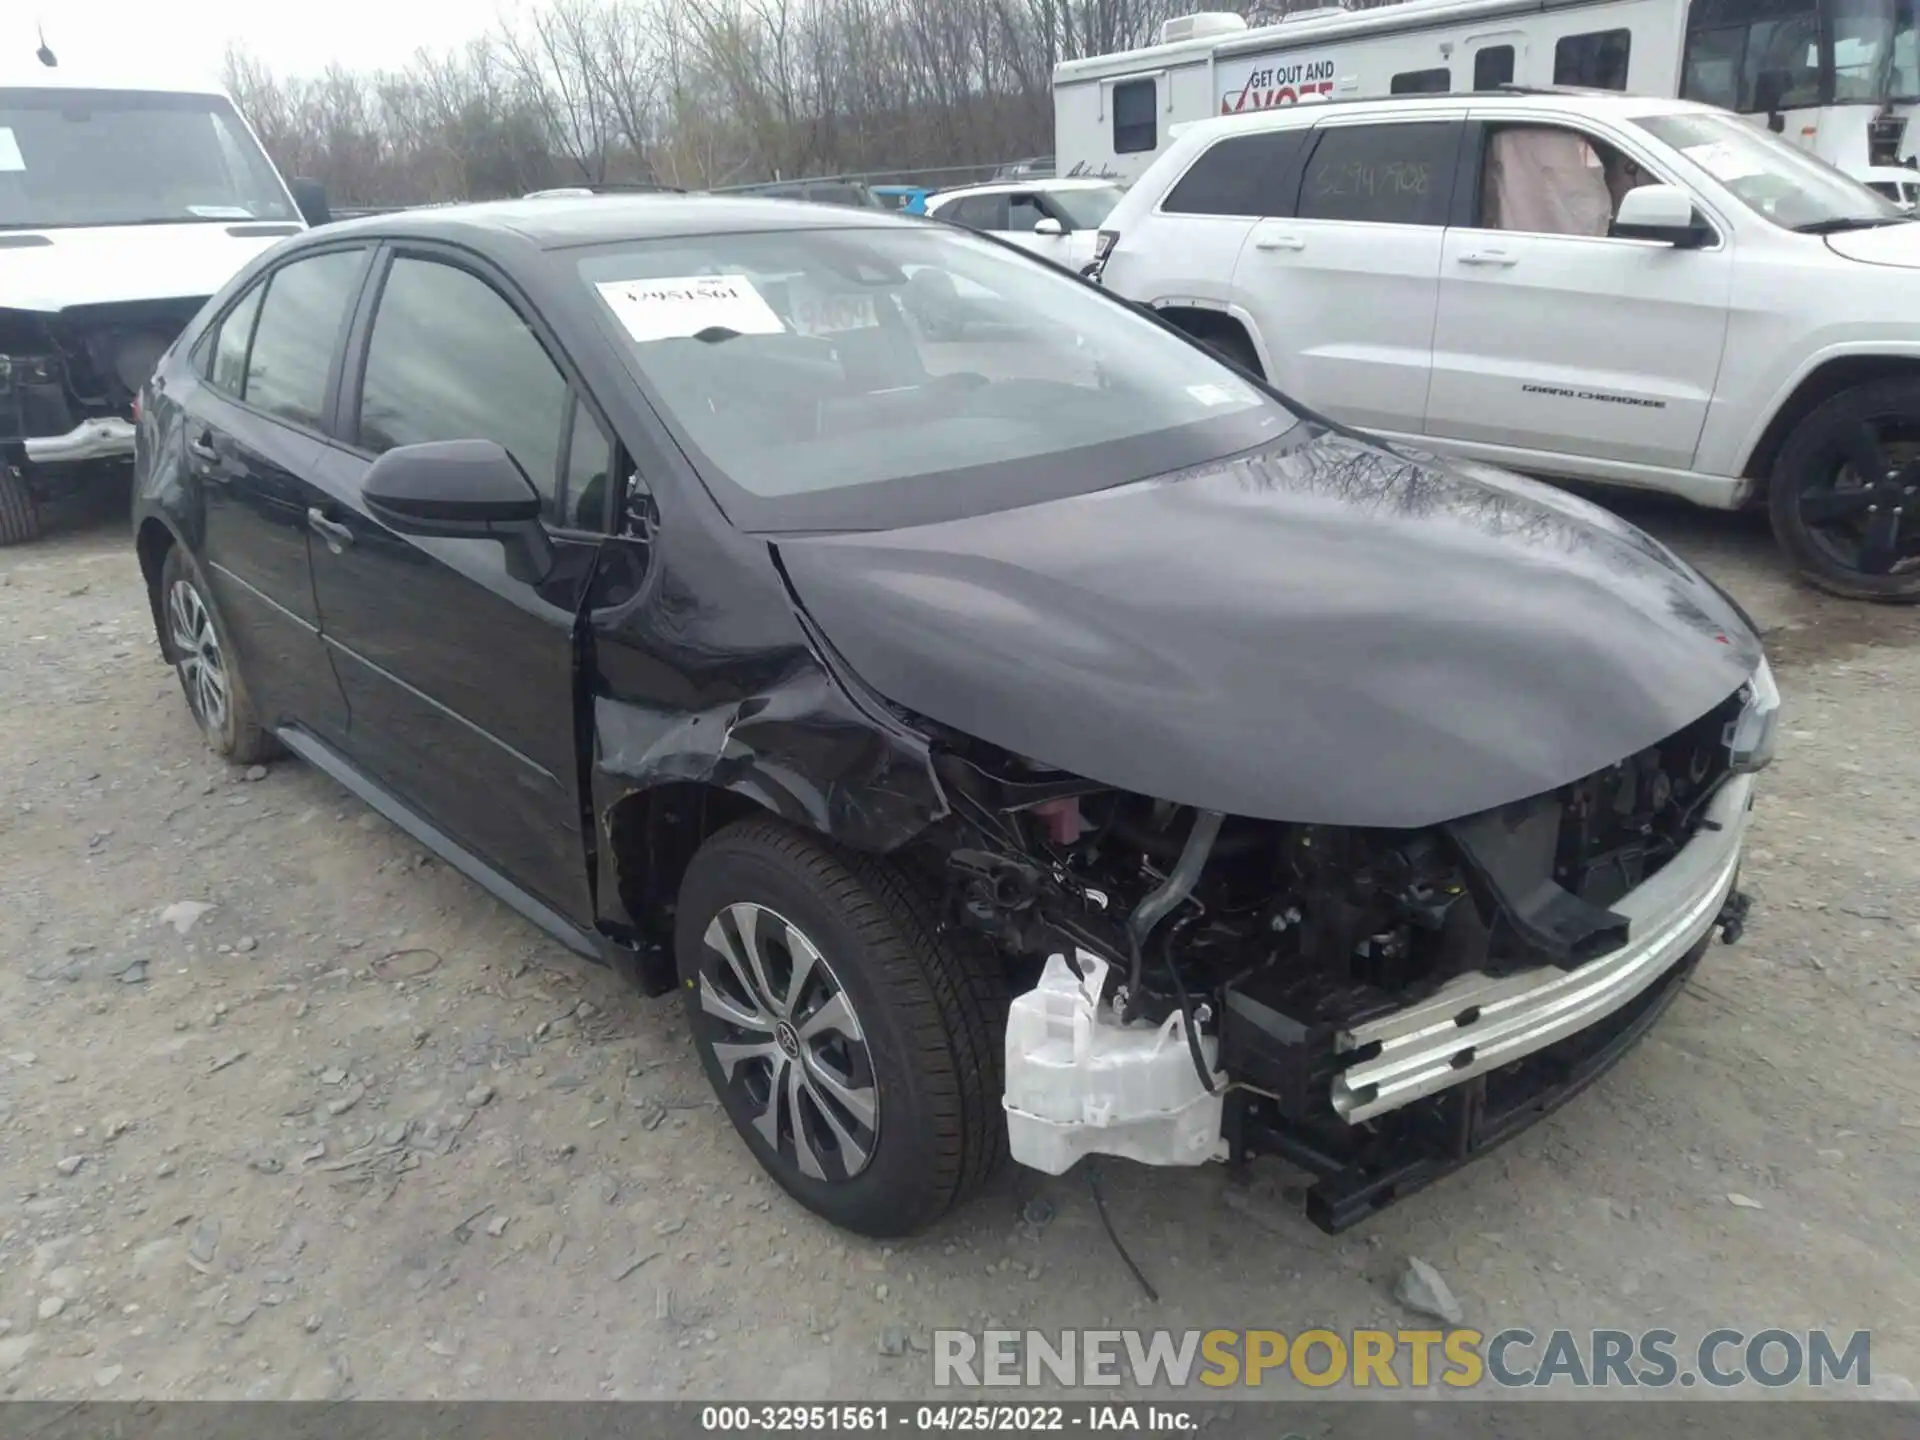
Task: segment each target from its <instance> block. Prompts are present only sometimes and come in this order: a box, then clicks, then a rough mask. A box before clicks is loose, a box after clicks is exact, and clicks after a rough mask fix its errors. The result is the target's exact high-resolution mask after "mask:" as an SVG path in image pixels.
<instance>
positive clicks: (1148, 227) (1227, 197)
mask: <svg viewBox="0 0 1920 1440" xmlns="http://www.w3.org/2000/svg"><path fill="white" fill-rule="evenodd" d="M1311 133H1312V132H1311V131H1310V130H1308V129H1307V127H1305V126H1299V127H1297V128H1294V129H1288V130H1266V131H1259V132H1256V133H1254V134H1250V135H1235V136H1232V137H1230V138H1228V139H1225V140H1218V141H1215V142H1214V143H1213V144H1212V145H1210V146H1208V147H1207V148H1206V149H1205V150H1203V151H1201V152H1200V153H1199V155H1197V156H1195V157H1194V160H1193V163H1192V164H1190V165H1189V166H1188V167H1187V169H1186V170H1185V172H1183V173H1182V174H1181V176H1180V177H1179V178H1178V179H1177V180H1175V181H1174V182H1173V184H1172V185H1171V186H1169V187H1168V190H1167V193H1166V195H1165V197H1164V198H1163V199H1162V200H1161V201H1160V204H1159V206H1158V208H1156V209H1155V210H1154V211H1153V212H1152V213H1151V214H1150V215H1149V216H1147V217H1145V219H1144V223H1143V224H1142V225H1141V227H1140V229H1139V230H1138V231H1137V232H1136V233H1133V234H1128V233H1127V232H1125V231H1122V232H1121V235H1120V238H1119V240H1118V241H1116V242H1115V245H1114V249H1113V251H1112V253H1111V254H1110V255H1109V256H1108V257H1107V263H1106V265H1105V266H1104V267H1103V268H1102V270H1101V272H1100V280H1101V283H1102V284H1103V285H1106V286H1107V287H1108V288H1110V289H1112V290H1113V291H1114V292H1115V293H1116V294H1120V295H1125V296H1127V297H1128V298H1129V299H1133V300H1144V301H1146V302H1147V303H1148V304H1151V305H1190V306H1197V307H1199V308H1201V309H1209V310H1222V311H1225V310H1230V309H1233V308H1235V306H1236V305H1237V303H1238V302H1237V300H1236V298H1235V295H1234V283H1233V282H1234V270H1235V267H1236V265H1237V264H1238V262H1239V259H1240V252H1241V250H1242V249H1244V248H1245V246H1246V243H1247V236H1248V235H1249V234H1251V233H1252V231H1253V227H1254V224H1255V222H1257V221H1258V220H1260V219H1261V218H1262V217H1263V216H1269V215H1280V216H1285V215H1291V214H1292V213H1293V199H1294V194H1295V192H1297V191H1298V190H1299V188H1300V162H1301V158H1302V156H1303V155H1304V154H1305V151H1306V142H1307V138H1308V136H1309V135H1310V134H1311ZM1108 223H1109V224H1111V223H1113V222H1112V221H1111V220H1110V221H1109V222H1108Z"/></svg>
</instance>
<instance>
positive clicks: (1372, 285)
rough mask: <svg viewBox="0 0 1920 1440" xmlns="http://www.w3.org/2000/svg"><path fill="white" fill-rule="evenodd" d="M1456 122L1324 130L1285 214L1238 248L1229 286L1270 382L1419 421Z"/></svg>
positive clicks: (1314, 397)
mask: <svg viewBox="0 0 1920 1440" xmlns="http://www.w3.org/2000/svg"><path fill="white" fill-rule="evenodd" d="M1461 128H1462V127H1461V124H1460V122H1459V121H1458V120H1456V119H1448V118H1439V119H1434V120H1415V121H1392V122H1388V123H1372V124H1340V125H1329V124H1322V125H1321V126H1320V127H1319V128H1318V129H1317V130H1316V132H1315V134H1314V138H1313V140H1312V142H1311V143H1312V145H1313V149H1312V151H1311V153H1310V154H1309V155H1308V156H1307V161H1306V165H1305V168H1304V171H1303V173H1302V175H1301V181H1300V190H1299V196H1298V201H1297V204H1296V205H1295V206H1294V207H1293V208H1292V211H1291V214H1289V215H1287V216H1285V217H1284V218H1280V217H1276V218H1270V219H1265V220H1262V221H1260V223H1259V224H1257V225H1255V226H1254V227H1253V231H1252V233H1251V234H1250V235H1249V236H1248V237H1247V242H1246V244H1245V246H1244V247H1243V248H1242V249H1241V251H1240V257H1239V262H1238V263H1237V264H1236V265H1235V266H1234V271H1233V289H1234V292H1235V294H1236V296H1237V297H1238V298H1239V299H1240V301H1241V303H1242V304H1243V305H1244V306H1245V307H1246V309H1247V311H1248V312H1249V314H1251V315H1252V317H1253V320H1254V323H1255V325H1256V326H1257V327H1258V329H1259V332H1260V336H1261V339H1262V340H1263V341H1264V343H1265V346H1266V351H1267V355H1268V360H1269V366H1270V368H1271V371H1272V374H1271V377H1270V378H1271V379H1272V380H1273V382H1274V383H1275V384H1276V385H1278V386H1279V387H1280V388H1281V389H1283V390H1286V391H1288V392H1289V393H1291V394H1294V395H1297V396H1299V397H1300V399H1301V400H1303V401H1304V402H1305V403H1306V404H1308V405H1310V406H1312V407H1314V408H1315V409H1317V410H1321V411H1323V412H1325V413H1326V414H1329V415H1331V416H1333V417H1334V418H1335V419H1337V420H1344V421H1346V422H1347V423H1348V424H1350V425H1362V426H1369V427H1373V428H1377V429H1382V430H1393V431H1401V432H1411V433H1418V431H1419V429H1420V421H1421V418H1422V416H1424V415H1425V413H1426V402H1427V370H1428V366H1429V364H1430V363H1431V360H1432V347H1433V317H1434V309H1435V306H1436V305H1437V303H1438V298H1439V284H1440V251H1441V245H1442V242H1443V240H1444V237H1445V235H1446V230H1445V228H1444V227H1445V225H1446V218H1447V206H1448V202H1449V200H1450V198H1451V196H1452V193H1453V177H1454V166H1455V160H1456V157H1457V154H1458V146H1459V137H1460V131H1461Z"/></svg>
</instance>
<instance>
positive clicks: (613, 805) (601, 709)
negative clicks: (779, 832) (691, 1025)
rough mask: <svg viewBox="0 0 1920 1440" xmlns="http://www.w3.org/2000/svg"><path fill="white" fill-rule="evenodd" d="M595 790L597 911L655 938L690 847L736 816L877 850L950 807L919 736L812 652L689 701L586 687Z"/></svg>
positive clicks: (659, 938)
mask: <svg viewBox="0 0 1920 1440" xmlns="http://www.w3.org/2000/svg"><path fill="white" fill-rule="evenodd" d="M593 793H594V803H595V810H596V815H597V828H598V830H599V841H600V843H599V845H598V846H597V847H596V848H597V850H598V853H599V855H600V856H601V876H600V882H601V883H600V895H601V901H600V905H601V911H602V915H603V919H605V920H606V921H609V922H611V925H612V927H613V928H616V929H618V930H622V931H625V932H626V933H628V934H631V935H634V936H636V937H639V938H649V937H650V938H651V939H652V941H653V942H654V943H655V944H656V945H657V944H659V943H663V942H664V941H665V939H666V936H667V934H668V933H669V930H670V924H669V922H668V920H667V917H668V916H670V914H671V910H672V906H673V903H674V899H675V895H676V892H677V890H678V888H679V879H680V875H681V874H682V873H683V872H684V870H685V867H686V863H687V861H689V860H690V859H691V858H692V854H693V851H694V850H696V849H697V848H698V845H699V842H700V841H702V840H704V839H705V838H706V836H707V835H708V834H710V833H712V831H714V830H715V829H718V828H720V827H721V826H724V825H726V824H728V823H731V822H732V821H733V820H735V819H739V818H743V817H745V816H747V815H752V814H772V815H777V816H779V817H780V818H781V819H782V820H785V821H788V822H789V823H791V824H793V825H795V826H798V827H800V828H802V829H806V830H810V831H813V832H815V833H817V834H820V835H824V836H826V837H827V838H829V839H831V840H834V841H837V842H839V843H840V844H842V845H845V846H848V847H849V848H851V849H855V850H864V851H869V852H873V853H885V852H889V851H893V850H897V849H899V848H900V847H901V846H903V845H905V844H907V843H908V842H909V841H911V840H912V839H913V838H914V837H915V836H917V835H919V834H920V833H921V832H922V831H924V830H925V829H926V828H927V827H928V826H929V825H931V824H933V823H935V822H936V821H938V820H940V819H942V818H943V817H945V816H946V814H947V813H948V806H947V798H946V795H945V793H944V791H943V790H942V788H941V785H940V781H939V779H938V778H937V777H936V776H935V774H934V770H933V766H932V763H931V758H930V756H929V754H928V751H927V744H926V741H925V740H924V739H922V738H921V737H920V736H918V735H916V734H914V733H913V732H912V731H911V730H908V729H907V728H905V727H904V726H902V725H901V724H900V723H899V722H898V721H896V720H893V719H892V718H891V717H890V716H885V717H884V718H883V717H881V716H876V715H875V714H873V713H872V712H871V711H870V710H868V709H867V708H866V707H864V706H862V705H860V704H859V703H857V702H856V701H855V700H853V699H852V698H851V697H850V696H849V695H848V694H847V692H846V691H845V690H844V689H842V688H841V687H840V686H839V685H838V684H836V683H835V681H834V680H833V679H832V678H831V677H830V676H829V675H828V674H827V673H826V672H825V671H824V670H823V669H822V668H820V666H819V665H818V664H817V663H816V662H815V661H814V660H813V659H812V657H811V656H809V657H807V660H806V662H805V663H804V664H803V665H800V666H798V667H795V668H794V669H793V670H791V671H790V672H789V673H787V674H786V675H785V676H784V677H783V678H782V679H780V680H779V681H777V682H775V683H772V684H769V685H766V686H765V687H763V688H761V689H758V690H756V691H754V692H753V693H751V694H746V695H740V696H737V697H734V698H730V699H727V700H724V701H721V702H719V703H716V704H714V705H711V706H707V707H704V708H702V709H698V710H692V711H665V710H661V709H656V708H652V707H649V706H647V705H645V704H643V703H636V702H635V701H632V700H625V699H613V698H610V697H606V696H601V697H596V699H595V701H594V705H593ZM664 963H667V964H670V961H665V962H664ZM668 983H671V982H670V981H668ZM643 984H644V985H645V988H647V989H649V990H654V989H657V988H662V987H660V986H659V985H658V983H657V981H656V982H655V983H648V980H647V977H645V976H644V975H643Z"/></svg>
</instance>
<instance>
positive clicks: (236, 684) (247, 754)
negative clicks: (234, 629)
mask: <svg viewBox="0 0 1920 1440" xmlns="http://www.w3.org/2000/svg"><path fill="white" fill-rule="evenodd" d="M160 615H161V623H162V624H164V625H165V626H166V635H167V654H168V656H169V657H170V658H171V659H172V661H173V668H174V672H175V673H176V674H178V675H179V677H180V688H181V690H183V691H184V692H185V693H186V697H187V709H188V710H189V711H190V712H191V713H192V715H193V719H194V723H195V724H196V725H198V726H199V727H200V733H201V734H202V735H204V736H205V737H206V739H207V744H209V745H210V746H212V747H213V750H214V752H215V753H216V754H218V755H220V756H222V757H224V758H225V759H228V760H231V761H233V762H234V763H235V764H238V765H252V764H255V763H256V762H258V761H261V760H269V759H272V758H273V757H274V756H275V755H277V754H279V753H280V746H279V743H278V742H277V741H276V740H275V739H274V738H273V736H272V734H270V733H269V732H268V731H267V730H266V729H265V728H264V727H263V726H262V725H261V724H260V717H259V716H258V715H257V714H256V713H255V711H254V708H253V697H252V696H251V695H250V694H249V693H248V690H247V684H246V681H245V679H244V678H243V677H242V676H241V674H240V670H239V666H238V665H237V664H236V663H235V659H234V654H233V646H232V645H231V644H230V643H228V640H227V633H226V630H225V629H224V628H223V627H222V626H221V624H220V621H219V618H218V614H217V612H216V611H215V610H214V608H213V596H212V595H211V594H210V593H209V592H208V589H207V582H206V580H205V578H204V577H203V576H202V575H201V574H200V567H199V566H197V565H195V564H194V563H193V561H192V559H191V558H190V557H189V556H188V555H187V553H186V551H184V550H182V549H181V548H180V547H179V546H178V545H175V546H174V547H173V548H172V549H171V550H169V551H168V552H167V559H166V563H165V564H163V565H162V566H161V567H160Z"/></svg>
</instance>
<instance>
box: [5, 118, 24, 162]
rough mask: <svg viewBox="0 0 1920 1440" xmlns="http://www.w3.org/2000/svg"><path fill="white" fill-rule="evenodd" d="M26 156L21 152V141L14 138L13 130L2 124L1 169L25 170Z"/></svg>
mask: <svg viewBox="0 0 1920 1440" xmlns="http://www.w3.org/2000/svg"><path fill="white" fill-rule="evenodd" d="M26 168H27V161H26V157H25V156H23V155H22V154H21V153H20V142H19V141H18V140H16V139H14V138H13V131H11V130H9V129H8V128H7V127H6V126H4V125H0V170H24V169H26Z"/></svg>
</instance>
